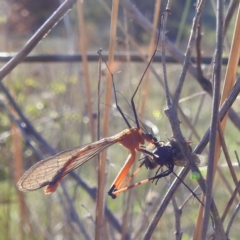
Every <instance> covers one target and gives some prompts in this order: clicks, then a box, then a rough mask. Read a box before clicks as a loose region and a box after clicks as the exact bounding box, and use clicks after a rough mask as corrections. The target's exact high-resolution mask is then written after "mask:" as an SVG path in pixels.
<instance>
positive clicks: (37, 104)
mask: <svg viewBox="0 0 240 240" xmlns="http://www.w3.org/2000/svg"><path fill="white" fill-rule="evenodd" d="M185 2H186V1H183V0H179V1H176V2H174V3H173V4H172V7H171V13H172V14H171V15H170V16H169V20H168V27H167V29H168V33H167V36H168V37H169V39H170V40H171V41H172V42H175V39H176V36H177V34H178V31H182V38H181V39H180V43H179V50H181V51H183V52H184V51H185V47H186V45H187V39H188V37H189V34H190V29H191V24H192V18H193V14H194V4H195V1H190V9H189V12H188V14H187V18H186V23H185V24H184V27H183V29H179V23H180V21H181V17H182V10H183V9H184V6H185ZM11 3H12V4H13V3H16V2H15V1H11ZM106 3H107V4H108V6H109V7H111V2H110V1H106ZM133 3H135V5H136V6H137V7H138V8H139V9H140V11H141V12H142V13H143V15H145V16H147V17H148V19H149V20H150V21H152V14H153V9H154V2H151V1H133ZM227 3H228V1H226V4H227ZM35 4H36V3H35ZM35 4H33V6H34V7H32V8H31V7H30V8H29V9H30V10H31V11H32V12H31V13H32V14H35V15H39V16H41V17H39V19H41V20H39V21H37V20H36V22H35V24H36V25H35V27H29V28H28V29H27V30H26V31H25V32H24V33H23V32H19V31H17V30H15V31H13V32H9V31H7V30H6V29H4V27H3V26H2V24H6V22H1V23H0V24H1V31H2V33H3V34H1V36H0V38H1V42H2V44H1V46H0V50H1V51H4V52H15V51H19V50H20V49H21V47H22V46H23V45H24V44H25V43H26V41H27V40H28V39H29V36H31V34H32V32H34V31H35V30H36V29H37V28H36V26H38V27H39V25H40V24H41V23H42V22H43V20H42V19H43V18H42V16H45V18H44V19H46V17H48V15H47V14H46V12H45V11H44V12H42V10H43V9H44V7H43V6H45V5H43V6H42V7H38V8H37V7H36V6H38V5H35ZM38 4H40V3H38ZM165 5H166V0H165V1H162V10H163V9H164V7H165ZM10 6H11V5H10ZM54 6H55V7H56V5H54ZM84 7H85V8H84V14H85V21H86V31H87V44H88V47H87V50H88V51H91V52H97V50H98V49H99V48H100V47H101V48H103V49H104V50H106V49H107V46H108V41H109V26H110V16H109V15H108V14H107V13H106V12H105V11H104V9H103V7H102V5H101V4H100V2H99V1H93V0H92V1H85V3H84ZM50 9H51V8H50ZM30 10H29V11H30ZM48 14H49V12H48ZM68 16H69V18H70V23H71V25H70V26H71V29H68V30H70V32H71V36H68V35H67V31H66V25H65V24H64V23H63V21H62V22H61V23H60V25H59V26H58V27H57V28H56V29H53V31H52V32H51V33H50V34H49V35H48V36H47V37H46V38H45V39H43V40H42V41H41V42H40V43H39V45H38V46H37V47H36V48H35V49H34V50H33V53H36V54H45V53H47V54H52V53H69V52H72V51H76V49H78V47H77V42H78V37H79V36H78V29H77V21H78V20H77V12H76V9H75V8H73V10H72V11H71V12H70V13H69V15H68ZM35 17H36V16H35ZM119 19H120V21H122V19H123V10H122V9H120V12H119ZM202 19H203V21H202V24H203V27H202V31H203V32H204V34H203V36H202V49H201V50H202V54H203V55H207V56H211V55H213V53H214V51H215V16H214V11H213V9H212V5H211V2H210V1H207V4H206V6H205V9H204V13H203V16H202ZM127 22H128V28H129V30H130V33H131V34H132V36H133V37H134V38H135V39H136V41H137V42H138V43H139V44H140V46H141V48H142V49H147V47H148V42H149V34H147V33H146V32H144V30H143V29H142V28H141V27H139V26H138V25H137V24H136V23H134V22H133V21H131V19H128V21H127ZM232 27H233V23H232V25H231V28H230V29H229V31H228V35H229V36H230V38H229V40H230V39H231V34H230V33H232ZM5 31H6V32H5ZM117 37H119V39H120V38H123V36H122V35H121V33H118V34H117ZM71 39H73V43H74V45H71V44H72V42H71ZM124 40H125V39H124ZM125 47H126V46H120V45H117V46H116V52H123V51H126V48H125ZM131 50H133V49H132V46H130V51H131ZM226 52H227V50H226ZM226 55H227V54H226ZM3 65H4V64H3V63H1V66H3ZM145 67H146V64H145V63H132V62H128V63H121V64H120V63H119V65H118V67H117V68H116V71H115V72H114V81H115V84H116V89H117V92H119V93H120V94H118V99H119V105H120V106H121V108H122V110H123V111H124V113H126V115H128V116H131V118H133V116H132V110H131V108H130V106H129V101H130V99H131V96H132V94H133V92H134V90H135V89H136V86H137V84H138V81H139V80H140V78H141V76H142V73H143V71H144V69H145ZM152 67H154V68H155V69H156V71H157V72H158V74H159V75H160V76H161V77H162V66H161V64H159V63H154V64H152ZM103 68H104V66H103ZM181 70H182V66H180V65H179V64H168V65H167V75H168V80H169V87H170V89H171V91H172V92H173V91H174V90H175V87H176V83H177V81H178V78H179V75H180V73H181ZM203 70H204V74H205V75H206V76H207V77H210V71H211V66H203ZM224 71H225V69H223V76H224ZM89 74H90V86H91V100H92V105H93V113H92V114H93V115H96V113H97V85H98V77H99V76H98V64H97V63H91V64H89ZM4 84H5V85H6V86H7V87H8V89H9V90H10V92H11V93H12V94H13V96H14V99H15V100H16V102H17V103H18V104H19V105H20V106H21V109H22V111H23V113H24V114H25V115H26V116H27V118H28V119H29V120H30V121H31V122H32V124H33V125H34V127H35V128H36V129H37V131H38V132H39V133H40V134H41V135H42V136H43V137H44V138H45V139H46V140H47V141H48V143H49V144H51V146H53V148H55V149H56V150H57V151H63V150H66V149H69V148H73V147H75V146H81V145H85V144H87V143H90V142H91V136H90V131H89V118H88V114H87V111H88V109H87V103H86V91H85V88H84V82H83V73H82V66H81V63H22V64H20V65H19V66H18V67H17V68H16V69H14V70H13V71H12V72H11V74H9V75H8V77H7V78H6V79H5V81H4ZM105 84H106V82H105V77H104V76H103V79H102V85H101V91H100V93H101V100H100V102H101V104H100V105H101V109H100V120H101V123H102V121H103V110H104V108H105V107H106V106H105V105H104V101H105ZM194 94H198V95H196V96H193V95H194ZM122 95H123V96H124V97H123V96H122ZM203 95H205V97H204V100H203V101H204V103H203V107H202V108H201V109H199V102H200V100H201V97H202V96H203ZM191 96H192V97H191ZM141 97H142V96H141V92H140V91H139V92H138V94H137V97H136V101H135V102H136V105H137V106H138V107H139V105H140V104H139V102H140V100H141ZM181 97H182V99H184V98H186V100H184V101H183V102H181V103H180V107H181V108H182V110H183V112H184V113H185V115H186V116H187V117H188V119H189V120H190V121H193V119H194V117H195V115H196V114H197V113H198V111H200V115H199V119H198V121H197V123H196V124H195V130H196V131H197V133H198V134H199V136H200V137H202V136H203V134H204V133H205V132H206V130H207V129H208V127H209V123H210V118H211V101H212V99H211V97H210V96H208V95H207V94H206V93H202V88H201V87H200V86H199V85H198V84H197V83H196V81H195V80H194V79H193V77H192V76H191V75H187V78H186V83H185V86H184V89H183V92H182V95H181ZM188 97H189V99H188ZM126 100H127V101H126ZM0 101H1V102H2V104H4V105H6V106H8V102H7V100H6V98H5V96H4V95H3V94H2V93H0ZM114 103H115V101H114V98H113V97H112V104H113V105H112V106H109V107H110V117H109V136H112V135H114V134H116V133H119V132H121V131H122V130H123V129H125V128H126V127H127V126H126V124H125V123H124V121H123V119H122V118H121V117H120V115H119V113H118V112H117V110H116V109H115V108H114V106H115V105H114ZM165 105H166V100H165V95H164V90H163V88H162V87H161V86H160V84H159V82H158V81H157V80H156V79H155V77H154V76H153V75H152V74H151V75H150V84H149V95H148V98H147V101H146V109H145V111H144V119H145V120H148V121H150V122H151V123H152V124H153V125H154V126H156V127H157V129H158V131H159V132H158V134H157V136H156V137H157V138H158V139H159V140H163V141H166V140H167V138H168V137H171V136H172V132H171V129H170V125H169V123H168V119H167V117H166V116H165V115H164V113H163V111H164V108H165ZM8 107H9V106H8ZM234 109H235V111H236V112H237V113H239V99H238V100H237V101H236V103H235V104H234ZM180 120H182V119H180ZM132 125H133V126H134V123H132ZM94 126H95V127H97V122H96V119H95V121H94ZM181 127H182V131H183V133H184V134H185V135H186V138H188V136H189V135H190V129H189V127H188V126H187V125H186V123H185V122H182V124H181ZM94 130H95V132H96V129H94ZM237 131H238V132H239V130H237ZM0 132H1V134H0V137H1V138H0V149H1V162H0V189H1V196H0V221H1V224H0V226H1V227H0V231H1V234H0V240H2V239H21V237H20V236H21V234H20V232H21V231H23V232H24V235H23V236H24V239H36V240H37V239H83V237H84V236H83V235H82V233H81V232H79V230H78V228H77V226H76V223H75V222H74V221H73V219H72V218H71V213H70V212H69V211H70V210H69V209H68V205H67V202H66V199H65V198H64V193H63V191H62V189H61V188H60V187H59V188H58V190H57V192H56V193H54V194H51V195H49V196H45V195H44V193H43V190H39V191H35V192H31V193H26V194H25V193H24V194H23V198H24V201H25V204H26V206H27V210H26V212H27V213H28V216H27V220H26V222H25V224H23V225H22V223H21V222H20V220H21V216H20V211H19V202H18V201H19V199H18V195H17V191H18V190H17V189H16V187H15V185H16V180H15V179H14V174H13V173H14V166H13V165H14V164H13V154H12V150H11V149H12V144H11V140H12V139H11V121H10V119H9V115H8V112H7V111H6V110H5V108H1V117H0ZM101 134H102V132H101ZM225 138H226V142H227V146H228V150H229V153H230V156H231V158H232V159H233V161H234V162H236V160H235V155H234V151H235V150H236V151H238V149H239V144H240V139H239V134H238V133H236V128H235V127H234V126H233V124H232V123H231V122H230V121H228V125H227V129H226V132H225ZM191 141H192V143H193V144H192V145H193V146H195V145H196V144H197V143H198V139H197V138H196V137H195V136H194V135H193V136H192V138H191ZM22 143H23V152H22V154H23V159H24V162H23V165H24V169H28V168H29V167H30V166H32V165H33V164H34V163H36V162H37V161H39V158H38V157H37V155H36V154H35V153H33V151H32V150H31V149H30V147H29V146H28V145H26V143H25V141H24V139H22ZM207 153H208V152H207V149H206V150H205V152H204V153H203V154H205V155H207ZM127 155H128V152H127V150H126V149H124V148H123V147H121V146H118V145H116V146H112V147H111V148H109V150H108V161H107V162H108V173H107V183H106V189H108V188H109V187H110V185H111V183H112V181H113V180H114V179H115V177H116V175H117V173H118V172H119V169H121V167H122V165H123V163H124V161H125V159H126V157H127ZM47 156H48V154H46V157H47ZM139 157H140V156H139ZM139 157H138V158H139ZM220 163H225V159H224V157H223V156H221V161H220ZM137 166H138V161H136V165H135V168H136V167H137ZM179 169H180V168H177V167H176V168H175V171H176V172H178V171H179ZM202 171H203V174H205V173H206V169H204V168H203V170H202ZM222 171H223V172H224V174H225V177H226V178H227V179H231V176H230V174H229V172H228V169H227V168H225V167H222ZM238 172H239V168H238ZM76 173H78V174H79V176H81V178H83V179H84V180H85V181H86V182H87V183H89V185H90V186H93V187H95V186H96V185H97V176H96V175H97V172H96V161H95V160H93V161H90V162H88V163H86V164H85V165H83V166H82V167H81V168H79V169H77V170H76ZM154 173H155V171H152V172H150V171H149V170H146V169H143V170H142V171H141V173H140V174H139V175H138V176H137V177H136V178H135V179H134V182H137V181H140V180H142V179H145V178H147V177H148V176H149V174H151V175H154ZM229 181H230V182H231V180H229ZM64 182H65V184H66V186H67V187H68V190H69V193H70V196H71V198H72V201H73V202H74V206H75V208H76V210H77V213H78V215H79V218H80V219H81V221H82V223H83V225H84V227H85V228H86V230H87V231H88V232H89V234H90V235H91V236H92V237H93V234H94V233H93V232H94V231H93V229H94V226H95V222H94V221H95V214H96V213H95V202H94V201H93V200H92V199H91V198H90V197H89V194H88V193H86V192H85V191H84V190H83V189H82V188H81V187H79V185H78V184H77V183H76V182H75V181H74V180H73V179H72V178H70V177H66V180H65V181H64ZM170 182H171V177H170V178H166V179H161V180H160V181H159V182H158V184H157V185H155V184H151V183H149V184H146V185H143V186H140V187H137V188H134V189H132V190H131V192H132V199H131V201H134V204H133V209H132V214H131V216H130V220H129V229H128V230H129V231H130V232H131V234H132V236H137V232H138V231H139V232H140V235H139V237H138V238H139V239H141V238H142V236H143V233H144V230H145V229H146V226H144V227H142V229H141V226H142V223H143V222H144V221H146V222H147V223H148V222H149V221H150V220H151V218H152V216H153V214H154V212H155V211H156V207H157V206H158V205H159V204H160V202H161V201H162V198H163V196H164V194H165V193H166V191H167V190H168V188H169V184H170ZM185 182H186V184H187V185H188V186H189V187H190V188H191V189H194V188H195V187H196V185H197V183H196V181H194V180H193V179H192V177H191V175H190V174H189V175H188V177H187V178H186V179H185ZM216 184H217V185H218V186H215V187H214V195H215V196H216V201H217V204H218V206H219V210H220V211H221V213H222V211H223V210H224V208H225V206H226V204H227V201H228V199H229V198H230V196H231V195H230V193H229V192H228V190H227V188H226V187H222V184H223V183H222V179H220V178H219V177H218V178H217V181H216ZM231 187H232V188H234V185H233V184H232V182H231ZM219 189H220V191H217V190H219ZM199 192H200V190H199ZM189 194H190V193H189V191H188V190H187V189H186V188H185V187H184V186H181V187H180V189H179V190H178V192H177V194H176V196H175V197H176V200H177V202H178V204H179V205H180V204H182V203H183V202H184V200H185V199H186V197H187V196H188V195H189ZM149 196H150V197H149ZM155 196H156V197H155ZM127 197H128V195H127V194H121V195H120V196H119V197H118V198H117V199H116V200H112V199H111V198H110V197H108V196H107V193H106V203H107V206H108V207H109V209H110V210H111V211H112V213H114V215H115V216H116V218H117V219H118V220H119V221H120V222H121V221H122V216H123V213H124V211H125V207H126V201H127ZM148 198H150V200H149V199H148ZM197 211H198V203H197V201H196V200H190V201H189V202H188V203H187V205H186V206H185V207H184V208H183V213H182V214H183V215H182V219H181V224H182V226H181V229H182V230H183V238H182V239H192V235H193V230H194V224H195V220H196V217H197V216H196V214H197ZM145 213H147V214H148V215H147V216H145V215H144V214H145ZM227 220H229V219H227ZM227 220H226V224H227V222H228V221H227ZM174 221H175V218H174V211H173V208H172V206H171V205H169V207H168V208H167V209H166V211H165V213H164V216H163V217H162V219H161V221H160V223H159V225H158V227H157V229H156V230H155V232H154V237H155V238H156V239H173V238H174V230H175V224H174ZM237 221H238V222H239V217H237V220H236V222H237ZM146 225H147V224H146ZM139 228H140V229H139ZM112 231H113V232H114V233H115V235H114V236H115V239H118V238H119V237H120V234H118V233H116V232H115V231H114V230H112ZM112 234H113V233H112ZM135 234H136V235H135ZM112 236H113V235H112ZM237 236H238V229H234V228H233V230H232V235H231V239H237ZM110 239H114V238H111V237H110Z"/></svg>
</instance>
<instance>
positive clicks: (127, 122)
mask: <svg viewBox="0 0 240 240" xmlns="http://www.w3.org/2000/svg"><path fill="white" fill-rule="evenodd" d="M98 55H99V56H100V57H101V58H102V60H103V62H104V63H105V65H106V67H107V69H108V71H109V73H110V74H111V80H112V84H113V91H114V98H115V103H116V108H117V110H118V111H119V113H120V114H121V116H122V118H123V119H124V121H125V123H126V124H127V126H128V128H131V125H130V123H129V121H128V120H127V118H126V116H125V114H124V113H123V111H122V109H121V108H120V106H119V105H118V100H117V94H116V87H115V83H114V80H113V74H112V72H111V70H110V68H109V66H108V64H107V62H106V61H105V60H104V59H103V56H102V54H101V52H100V51H98Z"/></svg>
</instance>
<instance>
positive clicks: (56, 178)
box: [17, 128, 154, 196]
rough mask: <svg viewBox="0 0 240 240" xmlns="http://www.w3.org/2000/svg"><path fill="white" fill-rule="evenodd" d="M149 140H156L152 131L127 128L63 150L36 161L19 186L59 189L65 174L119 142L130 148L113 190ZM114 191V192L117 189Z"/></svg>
mask: <svg viewBox="0 0 240 240" xmlns="http://www.w3.org/2000/svg"><path fill="white" fill-rule="evenodd" d="M145 140H146V141H148V142H151V143H152V142H154V140H153V138H152V137H151V136H150V135H148V134H144V133H142V131H141V130H140V129H138V128H130V129H125V130H123V131H122V132H120V133H118V134H116V135H114V136H112V137H108V138H103V139H101V140H99V141H97V142H94V143H91V144H88V145H86V146H85V147H77V148H74V149H70V150H67V151H64V152H61V153H59V154H57V155H55V156H53V157H49V158H47V159H44V160H42V161H40V162H38V163H36V164H34V165H33V166H32V167H31V168H30V169H29V170H28V171H27V172H26V173H25V174H24V175H23V176H22V177H21V179H20V180H19V181H18V184H17V186H18V188H19V190H21V191H25V192H26V191H34V190H37V189H39V188H42V187H44V186H47V187H46V189H45V193H46V194H49V193H52V192H55V191H56V189H57V187H58V185H59V184H60V182H61V181H62V179H63V177H64V176H65V175H67V174H68V173H69V172H71V171H73V170H74V169H76V168H78V167H79V166H81V165H82V164H84V163H85V162H87V161H88V160H90V159H92V158H93V157H94V156H96V155H97V154H98V153H100V152H101V151H103V150H104V149H106V148H108V147H110V146H111V145H113V144H115V143H117V142H118V143H120V144H121V145H123V146H124V147H125V148H127V149H128V150H129V152H130V155H129V157H128V159H127V161H126V163H125V165H124V166H123V168H122V170H121V171H120V173H119V174H118V176H117V178H116V180H115V181H114V182H113V184H112V190H115V189H116V190H118V188H119V187H120V185H121V183H122V182H123V180H124V179H125V177H126V175H127V173H128V171H129V169H130V167H131V166H132V164H133V162H134V160H135V157H136V151H140V149H139V148H140V145H142V144H144V142H145ZM111 195H112V196H114V193H113V194H111Z"/></svg>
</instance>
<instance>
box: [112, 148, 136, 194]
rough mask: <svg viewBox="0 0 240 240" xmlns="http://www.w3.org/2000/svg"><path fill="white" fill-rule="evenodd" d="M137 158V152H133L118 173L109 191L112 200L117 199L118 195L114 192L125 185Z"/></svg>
mask: <svg viewBox="0 0 240 240" xmlns="http://www.w3.org/2000/svg"><path fill="white" fill-rule="evenodd" d="M135 158H136V151H135V150H132V151H131V153H130V154H129V156H128V158H127V160H126V162H125V164H124V165H123V167H122V169H121V170H120V172H119V173H118V175H117V177H116V179H115V180H114V181H113V183H112V186H111V188H110V190H109V191H108V195H110V196H111V197H112V198H116V197H117V195H116V194H115V193H114V192H115V191H117V190H119V188H120V187H121V184H122V183H123V181H124V179H125V178H126V176H127V174H128V172H129V169H130V168H131V166H132V164H133V162H134V161H135Z"/></svg>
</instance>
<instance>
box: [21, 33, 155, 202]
mask: <svg viewBox="0 0 240 240" xmlns="http://www.w3.org/2000/svg"><path fill="white" fill-rule="evenodd" d="M158 41H159V35H158V39H157V44H156V48H155V51H154V53H153V55H152V58H151V60H150V61H149V63H148V65H147V68H146V69H145V71H144V73H143V75H142V77H141V79H140V81H139V83H138V86H137V88H136V90H135V92H134V94H133V96H132V98H131V106H132V110H133V114H134V119H135V122H136V126H137V127H136V128H132V127H131V125H130V123H129V122H128V120H127V118H126V116H125V115H124V113H123V112H122V110H121V108H120V107H119V106H118V102H117V96H116V89H115V85H114V81H112V83H113V89H114V96H115V102H116V107H117V109H118V111H119V113H120V114H121V116H122V117H123V119H124V121H125V122H126V124H127V126H128V129H125V130H123V131H122V132H120V133H118V134H116V135H114V136H112V137H108V138H104V139H102V140H100V141H97V142H94V143H91V144H88V145H86V146H85V147H77V148H74V149H70V150H67V151H64V152H61V153H59V154H57V155H55V156H53V157H49V158H47V159H44V160H42V161H40V162H38V163H36V164H35V165H33V166H32V167H31V168H30V169H29V170H28V171H27V172H26V173H25V174H24V175H23V176H22V177H21V179H20V180H19V181H18V183H17V187H18V188H19V190H21V191H25V192H27V191H34V190H37V189H39V188H42V187H44V186H47V187H46V189H45V193H46V194H48V193H51V192H55V191H56V189H57V187H58V185H59V184H60V182H61V180H62V179H63V177H64V176H65V175H67V174H68V173H69V172H71V171H73V170H74V169H76V168H78V167H79V166H81V165H82V164H84V163H85V162H87V161H88V160H90V159H92V158H93V157H94V156H96V155H97V154H98V153H100V152H102V151H103V150H104V149H106V148H108V147H110V146H111V145H113V144H115V143H120V144H121V145H123V146H124V147H125V148H127V149H128V150H129V152H130V154H129V156H128V158H127V160H126V162H125V164H124V166H123V167H122V169H121V170H120V172H119V174H118V175H117V177H116V179H115V180H114V182H113V183H112V186H111V188H110V190H109V195H110V196H112V197H113V198H115V197H116V195H115V191H117V190H119V189H120V188H121V185H122V183H123V182H124V180H125V178H126V176H127V174H128V172H129V170H130V167H131V166H132V164H133V162H134V160H135V158H136V153H137V152H145V153H149V154H152V153H151V152H148V151H147V150H145V149H142V148H141V145H143V144H144V143H145V141H147V142H149V143H152V144H154V145H156V146H157V139H156V138H155V137H153V136H152V134H149V133H143V131H142V130H141V128H140V123H139V119H138V116H137V113H136V108H135V104H134V97H135V95H136V93H137V91H138V89H139V87H140V85H141V82H142V80H143V78H144V76H145V73H146V71H147V69H148V67H149V65H150V64H151V62H152V60H153V58H154V56H155V54H156V52H157V45H158ZM100 56H101V55H100ZM106 66H107V67H108V65H107V64H106ZM109 71H110V70H109ZM112 80H113V77H112Z"/></svg>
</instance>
